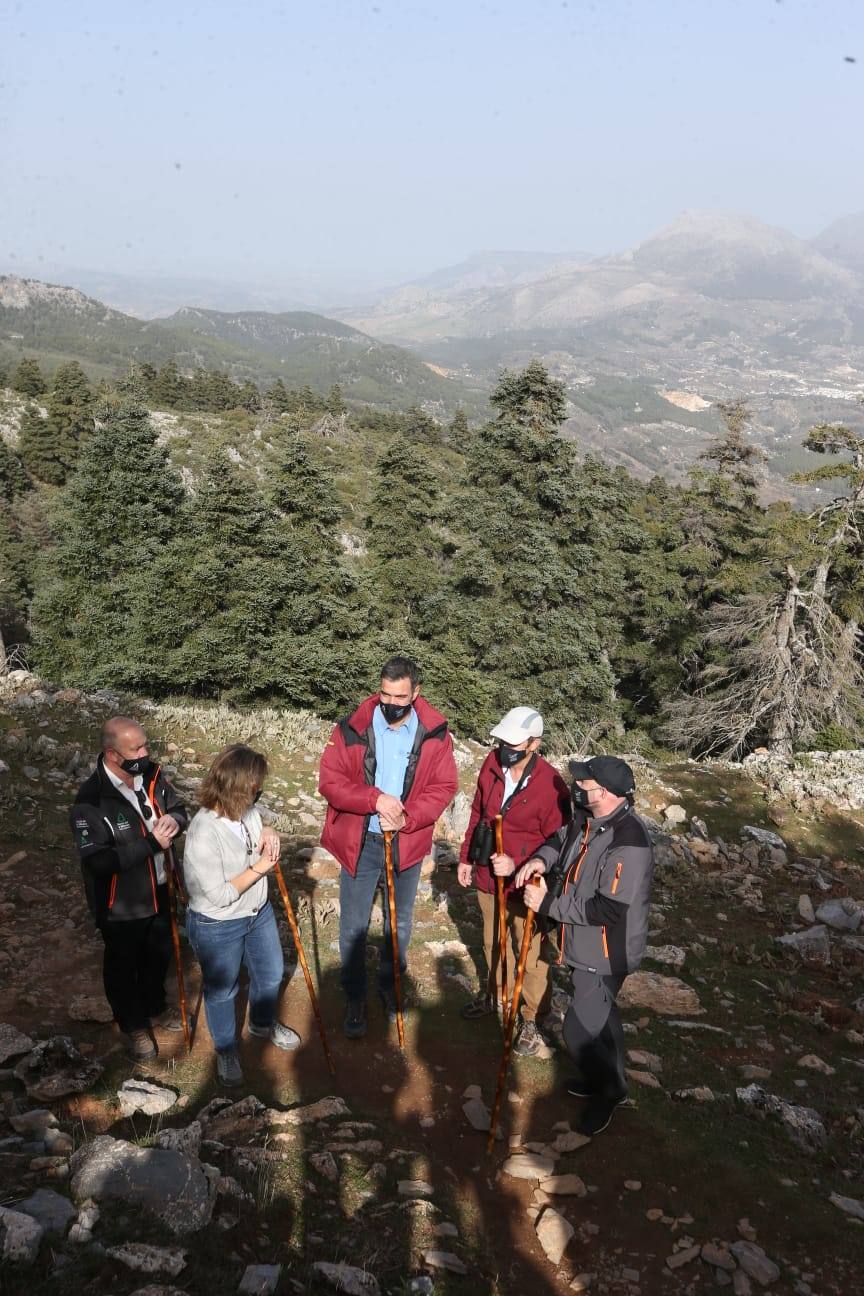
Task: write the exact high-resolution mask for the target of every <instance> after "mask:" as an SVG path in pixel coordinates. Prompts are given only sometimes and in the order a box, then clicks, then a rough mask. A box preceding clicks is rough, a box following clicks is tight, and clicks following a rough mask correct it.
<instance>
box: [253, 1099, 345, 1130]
mask: <svg viewBox="0 0 864 1296" xmlns="http://www.w3.org/2000/svg"><path fill="white" fill-rule="evenodd" d="M267 1114H268V1116H269V1118H270V1124H271V1125H310V1124H311V1123H312V1122H313V1121H319V1120H326V1119H328V1118H329V1117H330V1116H350V1115H351V1113H350V1111H349V1110H348V1107H347V1104H346V1102H345V1099H344V1098H336V1097H332V1096H331V1097H329V1098H321V1099H319V1101H318V1102H314V1103H309V1104H308V1105H307V1106H306V1107H292V1108H291V1109H290V1111H285V1112H277V1111H272V1110H271V1111H269V1112H268V1113H267Z"/></svg>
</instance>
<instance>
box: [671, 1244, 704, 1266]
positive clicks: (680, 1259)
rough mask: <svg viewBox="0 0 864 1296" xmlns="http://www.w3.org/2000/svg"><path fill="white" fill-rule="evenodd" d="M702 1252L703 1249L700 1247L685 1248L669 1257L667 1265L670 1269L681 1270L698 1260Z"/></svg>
mask: <svg viewBox="0 0 864 1296" xmlns="http://www.w3.org/2000/svg"><path fill="white" fill-rule="evenodd" d="M700 1251H701V1247H698V1246H691V1247H683V1248H682V1249H681V1250H680V1251H674V1252H673V1253H672V1255H670V1256H667V1257H666V1264H667V1265H668V1266H669V1268H670V1269H681V1268H682V1267H683V1266H684V1265H686V1264H690V1263H691V1262H692V1261H693V1260H696V1259H698V1257H699V1254H700Z"/></svg>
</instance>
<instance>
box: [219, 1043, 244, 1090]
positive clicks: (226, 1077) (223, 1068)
mask: <svg viewBox="0 0 864 1296" xmlns="http://www.w3.org/2000/svg"><path fill="white" fill-rule="evenodd" d="M216 1074H217V1075H218V1077H219V1083H220V1084H223V1085H227V1086H228V1087H229V1088H230V1089H235V1088H236V1087H237V1085H242V1083H243V1068H242V1067H241V1065H240V1059H239V1057H238V1056H237V1052H236V1050H235V1049H232V1050H231V1052H230V1053H217V1054H216Z"/></svg>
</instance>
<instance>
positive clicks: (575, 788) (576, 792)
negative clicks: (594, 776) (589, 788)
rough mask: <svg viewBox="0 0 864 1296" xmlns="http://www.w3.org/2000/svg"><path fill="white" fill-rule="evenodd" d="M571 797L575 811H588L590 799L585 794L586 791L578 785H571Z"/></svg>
mask: <svg viewBox="0 0 864 1296" xmlns="http://www.w3.org/2000/svg"><path fill="white" fill-rule="evenodd" d="M570 796H571V799H572V801H573V808H574V810H587V809H588V797H587V795H586V793H585V789H584V788H581V787H579V785H578V783H572V784H571V785H570Z"/></svg>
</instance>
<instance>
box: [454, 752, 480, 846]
mask: <svg viewBox="0 0 864 1296" xmlns="http://www.w3.org/2000/svg"><path fill="white" fill-rule="evenodd" d="M482 776H483V770H482V769H481V770H480V773H479V774H478V776H477V786H476V788H475V789H474V800H473V801H472V802H471V814H470V816H469V819H468V827H467V829H466V831H465V836H464V838H463V839H462V846H461V847H460V850H459V863H460V864H467V863H468V862H469V861H468V847H469V846H470V845H471V838H472V836H473V835H474V829H475V828H476V827H477V825H478V823H479V822H480V814H481V811H482V809H483V792H482V790H481V786H480V782H481V778H482Z"/></svg>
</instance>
